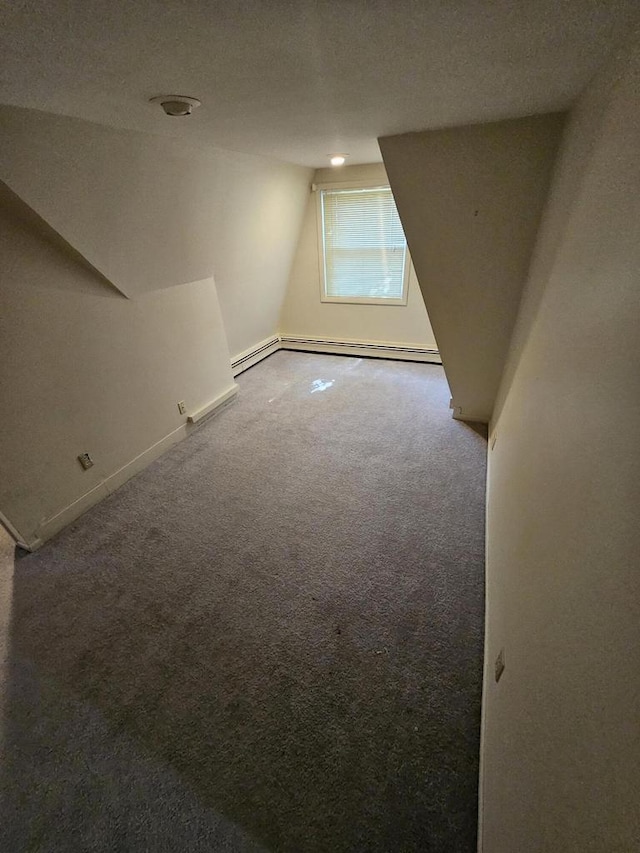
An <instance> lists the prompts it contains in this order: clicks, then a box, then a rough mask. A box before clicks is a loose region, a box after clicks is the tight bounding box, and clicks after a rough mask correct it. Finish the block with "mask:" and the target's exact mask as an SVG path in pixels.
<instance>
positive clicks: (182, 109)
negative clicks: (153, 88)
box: [149, 95, 201, 116]
mask: <svg viewBox="0 0 640 853" xmlns="http://www.w3.org/2000/svg"><path fill="white" fill-rule="evenodd" d="M149 103H150V104H160V106H161V107H162V109H163V110H164V111H165V113H166V114H167V115H168V116H190V115H191V113H192V112H193V111H194V110H195V109H196V107H199V106H200V104H201V101H199V100H198V99H197V98H190V97H189V96H188V95H158V96H157V97H155V98H151V99H150V101H149Z"/></svg>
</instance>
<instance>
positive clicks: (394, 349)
mask: <svg viewBox="0 0 640 853" xmlns="http://www.w3.org/2000/svg"><path fill="white" fill-rule="evenodd" d="M280 346H281V348H282V349H288V350H300V351H303V352H324V353H329V354H335V355H356V356H373V357H374V358H394V359H401V360H402V361H421V362H428V363H431V364H442V359H441V358H440V353H439V352H438V350H434V349H425V348H422V347H412V346H407V345H405V344H391V343H382V342H378V341H336V340H331V339H328V338H303V337H299V336H297V335H282V337H281V338H280Z"/></svg>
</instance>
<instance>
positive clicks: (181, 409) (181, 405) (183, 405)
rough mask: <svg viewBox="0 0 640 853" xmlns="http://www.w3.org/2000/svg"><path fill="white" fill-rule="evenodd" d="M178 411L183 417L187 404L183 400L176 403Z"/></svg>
mask: <svg viewBox="0 0 640 853" xmlns="http://www.w3.org/2000/svg"><path fill="white" fill-rule="evenodd" d="M178 411H179V412H180V414H181V415H184V413H185V412H186V411H187V404H186V403H185V401H184V400H180V402H179V403H178Z"/></svg>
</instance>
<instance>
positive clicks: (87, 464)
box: [78, 453, 93, 471]
mask: <svg viewBox="0 0 640 853" xmlns="http://www.w3.org/2000/svg"><path fill="white" fill-rule="evenodd" d="M78 462H79V463H80V464H81V465H82V467H83V468H84V470H85V471H86V470H87V469H88V468H91V467H92V466H93V459H92V458H91V457H90V456H89V454H88V453H81V454H80V456H78Z"/></svg>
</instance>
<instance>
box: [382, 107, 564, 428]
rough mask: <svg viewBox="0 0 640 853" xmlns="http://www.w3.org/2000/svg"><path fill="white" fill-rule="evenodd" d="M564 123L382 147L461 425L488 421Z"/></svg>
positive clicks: (426, 137) (479, 130) (502, 125)
mask: <svg viewBox="0 0 640 853" xmlns="http://www.w3.org/2000/svg"><path fill="white" fill-rule="evenodd" d="M563 121H564V117H563V115H560V114H553V115H545V116H532V117H530V118H523V119H516V120H512V121H503V122H497V123H492V124H483V125H473V126H469V127H456V128H449V129H445V130H435V131H425V132H422V133H409V134H404V135H401V136H390V137H383V138H381V139H380V140H379V143H380V149H381V151H382V156H383V159H384V164H385V167H386V170H387V173H388V175H389V182H390V185H391V188H392V190H393V194H394V197H395V200H396V204H397V207H398V212H399V214H400V218H401V219H402V224H403V226H404V230H405V234H406V236H407V242H408V244H409V249H410V250H411V256H412V259H413V264H414V267H415V270H416V273H417V277H418V281H419V283H420V287H421V289H422V293H423V295H424V301H425V305H426V307H427V311H428V313H429V318H430V320H431V325H432V327H433V331H434V333H435V337H436V340H437V342H438V349H439V350H440V355H441V356H442V362H443V365H444V369H445V372H446V375H447V379H448V381H449V386H450V388H451V392H452V395H453V401H454V406H455V415H456V417H460V418H462V419H465V420H479V421H485V422H487V421H488V420H489V418H490V416H491V412H492V410H493V405H494V402H495V397H496V393H497V390H498V384H499V382H500V377H501V375H502V370H503V368H504V363H505V358H506V353H507V349H508V346H509V340H510V338H511V332H512V329H513V324H514V321H515V317H516V312H517V308H518V304H519V300H520V295H521V291H522V286H523V284H524V281H525V279H526V276H527V270H528V267H529V262H530V259H531V253H532V250H533V246H534V243H535V238H536V233H537V229H538V225H539V221H540V216H541V213H542V210H543V207H544V204H545V200H546V197H547V191H548V188H549V182H550V179H551V174H552V170H553V166H554V161H555V155H556V150H557V147H558V144H559V140H560V136H561V132H562V127H563Z"/></svg>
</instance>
